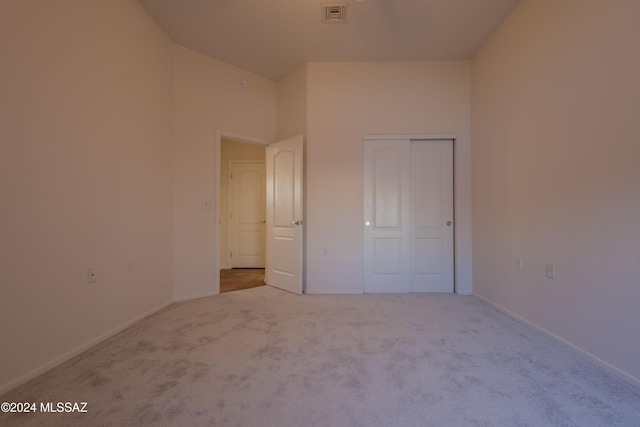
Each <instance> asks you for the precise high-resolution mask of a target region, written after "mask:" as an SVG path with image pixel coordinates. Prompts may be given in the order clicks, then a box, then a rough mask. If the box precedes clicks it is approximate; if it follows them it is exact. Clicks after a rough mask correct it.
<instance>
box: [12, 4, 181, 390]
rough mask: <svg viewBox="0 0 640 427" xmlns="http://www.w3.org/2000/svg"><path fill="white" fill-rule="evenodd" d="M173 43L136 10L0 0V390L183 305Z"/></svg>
mask: <svg viewBox="0 0 640 427" xmlns="http://www.w3.org/2000/svg"><path fill="white" fill-rule="evenodd" d="M171 46H172V45H171V42H170V41H169V39H168V38H167V36H166V35H165V34H164V33H163V32H162V31H161V30H160V29H159V28H158V27H157V25H156V24H155V23H154V22H153V21H152V20H151V18H150V17H149V16H148V15H147V13H146V12H145V11H144V10H143V9H142V8H141V6H140V5H139V4H138V3H137V2H135V1H131V0H112V1H111V0H110V1H100V2H95V1H84V0H56V1H55V2H49V1H37V2H35V1H2V2H0V58H1V59H0V61H1V63H2V65H1V66H0V94H1V95H0V144H1V153H2V154H1V155H0V195H1V201H0V204H1V205H0V206H1V207H0V217H1V221H0V260H1V261H0V262H1V267H0V290H1V295H0V337H2V343H1V344H0V347H1V350H0V353H1V356H0V358H1V359H2V363H1V364H0V393H1V392H2V391H3V390H6V389H7V388H9V387H11V386H12V385H14V384H16V383H17V382H19V381H21V380H22V379H24V378H27V377H29V376H31V375H33V374H34V373H37V372H38V371H40V370H42V369H44V368H47V367H50V366H52V365H53V364H55V363H56V362H58V361H60V360H63V359H64V358H65V356H68V355H70V354H73V353H74V352H76V351H77V350H79V349H82V348H84V347H85V346H86V345H87V344H89V343H92V342H95V341H96V340H97V339H99V338H100V337H102V336H104V335H105V334H107V333H109V332H112V331H114V330H115V329H117V328H118V327H121V326H123V325H124V324H126V323H127V322H129V321H131V320H134V319H136V318H138V317H139V316H141V315H144V314H145V313H148V312H149V311H152V310H154V309H156V308H158V307H160V306H162V305H164V304H166V303H167V302H169V301H170V300H171V299H172V297H173V294H172V292H173V291H172V283H171V277H172V255H173V254H172V232H171V229H172V216H173V207H172V204H173V202H172V198H173V196H172V156H173V152H172V148H171V132H172V130H171V127H172V119H171V115H172V90H171V87H172V86H171V79H172V67H171V61H172V47H171ZM128 257H130V258H132V259H133V262H134V264H133V265H134V271H133V272H130V273H125V262H126V259H127V258H128ZM89 267H95V268H96V270H97V282H96V283H94V284H87V269H88V268H89Z"/></svg>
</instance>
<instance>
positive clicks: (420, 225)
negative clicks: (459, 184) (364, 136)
mask: <svg viewBox="0 0 640 427" xmlns="http://www.w3.org/2000/svg"><path fill="white" fill-rule="evenodd" d="M364 160H365V163H364V173H365V177H364V184H365V205H364V213H365V218H364V220H365V226H364V236H365V254H364V255H365V256H364V258H365V265H364V267H365V272H364V273H365V284H364V289H365V292H453V288H454V278H453V141H451V140H438V141H410V140H369V141H365V145H364Z"/></svg>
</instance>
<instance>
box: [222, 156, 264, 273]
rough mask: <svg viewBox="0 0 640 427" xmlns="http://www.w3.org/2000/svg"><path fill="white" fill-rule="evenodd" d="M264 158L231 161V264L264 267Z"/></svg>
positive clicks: (242, 266) (240, 266)
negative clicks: (262, 159)
mask: <svg viewBox="0 0 640 427" xmlns="http://www.w3.org/2000/svg"><path fill="white" fill-rule="evenodd" d="M265 178H266V176H265V167H264V162H263V161H231V162H230V164H229V265H230V267H231V268H264V244H265V220H266V214H265V203H266V194H265V191H266V183H265Z"/></svg>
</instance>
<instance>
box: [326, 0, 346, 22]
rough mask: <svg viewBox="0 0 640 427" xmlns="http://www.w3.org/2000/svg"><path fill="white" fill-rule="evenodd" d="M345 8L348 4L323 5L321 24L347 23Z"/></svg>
mask: <svg viewBox="0 0 640 427" xmlns="http://www.w3.org/2000/svg"><path fill="white" fill-rule="evenodd" d="M347 6H349V5H348V4H323V5H322V22H325V23H334V22H347Z"/></svg>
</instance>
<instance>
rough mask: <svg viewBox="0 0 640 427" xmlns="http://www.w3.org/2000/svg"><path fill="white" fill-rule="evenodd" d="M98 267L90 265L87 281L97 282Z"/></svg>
mask: <svg viewBox="0 0 640 427" xmlns="http://www.w3.org/2000/svg"><path fill="white" fill-rule="evenodd" d="M96 280H97V278H96V268H95V267H90V268H89V269H88V270H87V283H96Z"/></svg>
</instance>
